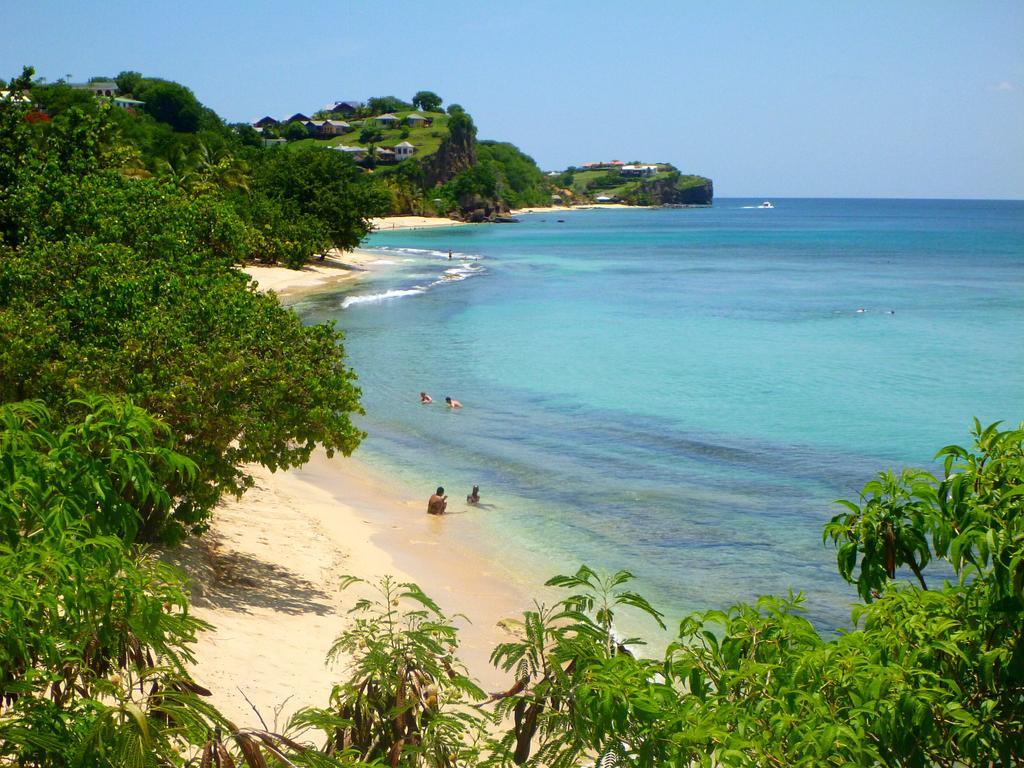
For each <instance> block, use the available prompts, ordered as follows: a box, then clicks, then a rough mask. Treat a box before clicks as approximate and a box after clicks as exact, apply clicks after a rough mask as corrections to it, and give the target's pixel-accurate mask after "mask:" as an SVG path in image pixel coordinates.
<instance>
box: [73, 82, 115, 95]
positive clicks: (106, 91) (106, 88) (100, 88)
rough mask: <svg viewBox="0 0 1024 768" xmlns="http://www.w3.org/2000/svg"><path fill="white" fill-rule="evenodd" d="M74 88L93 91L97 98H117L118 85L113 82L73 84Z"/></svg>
mask: <svg viewBox="0 0 1024 768" xmlns="http://www.w3.org/2000/svg"><path fill="white" fill-rule="evenodd" d="M71 87H72V88H77V89H78V90H80V91H92V92H93V94H95V95H96V96H117V83H115V82H113V81H112V80H97V81H96V82H95V83H73V84H72V85H71Z"/></svg>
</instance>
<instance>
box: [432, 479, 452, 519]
mask: <svg viewBox="0 0 1024 768" xmlns="http://www.w3.org/2000/svg"><path fill="white" fill-rule="evenodd" d="M447 508H448V497H447V496H445V495H444V488H442V487H441V486H440V485H439V486H437V492H436V493H435V494H434V495H433V496H431V497H430V500H429V501H427V514H428V515H443V514H444V511H445V510H446V509H447Z"/></svg>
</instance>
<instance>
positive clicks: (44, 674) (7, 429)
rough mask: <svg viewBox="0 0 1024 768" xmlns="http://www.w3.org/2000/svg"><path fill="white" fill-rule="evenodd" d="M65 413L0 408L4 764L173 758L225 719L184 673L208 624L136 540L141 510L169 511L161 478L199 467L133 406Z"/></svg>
mask: <svg viewBox="0 0 1024 768" xmlns="http://www.w3.org/2000/svg"><path fill="white" fill-rule="evenodd" d="M64 410H65V412H66V413H67V414H68V415H69V416H71V417H72V420H71V421H70V422H69V423H68V425H67V426H64V427H62V426H61V424H60V423H59V422H58V421H57V419H56V417H55V416H54V415H53V414H51V413H50V412H49V411H48V410H47V409H46V408H45V407H43V406H42V404H40V403H31V402H30V403H19V404H14V405H7V406H0V457H2V461H0V580H2V583H3V585H4V588H3V589H2V590H0V701H3V702H4V705H3V707H0V762H3V763H7V762H9V761H10V762H12V764H17V765H27V766H36V765H38V766H43V765H67V764H73V765H110V764H113V763H114V761H113V760H111V758H110V756H111V755H115V754H117V755H121V756H122V757H121V760H123V761H124V763H125V764H128V763H130V762H131V761H134V760H138V761H139V762H138V764H139V765H142V764H143V762H142V761H143V760H146V761H147V764H151V763H150V762H149V761H150V760H151V758H147V757H146V756H147V755H162V756H164V758H165V759H171V758H172V756H174V755H175V752H176V747H179V746H180V745H182V744H184V743H187V742H188V741H195V742H197V743H201V742H202V741H203V740H204V739H205V736H206V733H208V731H209V729H210V728H211V727H213V725H214V724H216V723H218V722H219V723H222V722H223V721H222V720H220V719H219V716H218V715H216V713H215V712H214V711H213V710H212V708H210V707H208V705H205V704H203V702H201V701H200V700H199V698H198V697H197V695H196V694H197V693H200V692H202V690H203V689H201V688H199V687H198V686H196V685H195V684H194V683H193V682H192V681H191V679H190V677H189V675H188V672H187V671H186V664H187V663H188V662H190V661H191V660H192V656H191V653H190V651H189V648H188V646H189V644H190V643H191V642H192V641H194V639H195V634H196V632H197V631H198V630H200V629H202V628H204V627H205V626H206V625H205V624H204V623H203V622H201V621H199V620H198V619H196V618H194V617H192V616H191V615H189V613H188V605H187V600H186V592H185V589H184V583H183V580H182V578H181V577H180V576H179V575H178V574H176V573H175V572H174V571H173V570H172V569H171V568H170V567H169V566H167V565H165V564H163V563H161V562H160V561H159V560H158V559H156V558H155V557H152V556H150V555H146V554H136V553H133V552H132V551H131V550H130V549H129V547H128V545H127V543H126V542H125V540H124V538H123V537H124V536H128V537H129V538H130V537H131V531H132V530H133V529H134V527H135V526H136V525H137V524H138V522H139V521H138V519H137V518H136V517H135V515H134V514H133V510H132V505H133V502H135V501H139V502H142V503H143V504H153V503H160V504H164V503H165V498H166V488H165V480H166V477H161V473H163V472H166V471H173V472H180V473H182V475H183V476H184V477H186V478H187V477H189V476H191V475H192V474H193V467H192V465H191V463H190V462H189V461H188V460H187V459H186V458H185V457H183V456H180V455H177V454H175V453H173V452H170V451H168V450H167V449H166V448H165V447H163V445H162V443H164V442H165V439H166V437H165V436H166V428H165V427H163V425H161V424H159V423H157V422H155V421H154V420H152V419H151V418H150V417H148V416H147V415H146V414H145V413H144V412H142V411H140V410H139V409H137V408H134V407H132V406H131V405H130V404H126V403H123V402H118V401H114V400H109V399H105V398H88V399H86V400H84V401H80V402H75V403H71V404H69V405H68V407H67V408H65V409H64ZM154 467H156V468H157V469H156V471H155V472H154V471H153V470H154ZM159 499H164V501H159V502H157V501H156V500H159ZM97 513H99V514H97ZM170 722H174V723H176V724H177V727H176V728H169V727H168V726H167V724H168V723H170Z"/></svg>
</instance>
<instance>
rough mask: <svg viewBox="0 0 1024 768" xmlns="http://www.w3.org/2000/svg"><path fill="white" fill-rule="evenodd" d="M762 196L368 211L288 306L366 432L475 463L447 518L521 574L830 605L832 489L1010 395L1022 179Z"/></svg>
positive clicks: (1005, 409) (897, 462)
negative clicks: (361, 266)
mask: <svg viewBox="0 0 1024 768" xmlns="http://www.w3.org/2000/svg"><path fill="white" fill-rule="evenodd" d="M756 202H758V201H747V200H717V201H716V202H715V205H714V207H713V208H708V209H655V210H642V209H628V210H591V211H572V212H567V213H554V212H553V213H539V214H531V215H527V216H523V217H522V223H520V224H517V225H483V226H472V227H462V228H451V229H449V228H445V229H440V230H419V231H404V232H403V231H397V232H391V233H388V232H385V233H379V234H376V235H374V236H373V237H372V238H371V239H370V240H369V242H368V245H369V247H370V248H372V249H375V250H376V251H377V252H378V253H379V255H380V263H379V264H377V265H375V267H376V269H375V271H374V273H373V277H371V278H369V279H366V280H362V281H359V282H357V283H355V284H352V285H347V286H345V287H344V288H343V289H342V290H341V291H340V292H338V293H334V294H321V295H317V296H314V297H309V298H307V299H305V300H303V301H301V302H300V303H299V304H297V305H296V309H297V311H299V313H300V314H301V315H302V316H303V317H304V318H305V319H306V320H308V321H310V322H313V321H324V320H334V321H336V322H337V324H338V325H339V327H340V328H342V329H343V330H345V331H346V333H347V334H348V338H347V341H346V350H347V353H348V355H349V359H350V362H351V364H352V365H353V366H354V368H355V369H356V371H357V372H358V374H359V377H360V385H361V387H362V390H363V402H364V404H365V407H366V411H367V413H366V416H365V417H363V418H361V420H360V424H361V426H362V427H363V428H364V429H366V430H367V432H369V438H368V439H367V440H366V442H365V443H364V446H363V447H362V448H361V449H360V453H361V455H363V456H364V457H365V458H367V459H368V460H369V461H370V462H371V463H373V464H376V465H379V466H381V467H383V468H386V469H387V470H388V471H390V472H395V473H397V474H398V475H399V476H400V477H401V479H402V481H403V482H404V483H406V484H407V485H408V486H409V487H415V488H422V489H423V497H424V500H425V499H426V496H427V495H428V494H429V492H430V490H431V489H432V488H433V487H434V486H436V485H438V484H443V485H445V486H446V487H447V488H448V489H449V491H450V493H451V496H452V498H453V499H461V498H462V496H463V495H464V494H465V493H467V492H468V490H469V487H470V486H471V485H472V484H473V483H478V484H480V485H481V489H482V494H483V497H484V499H485V501H488V502H490V503H491V506H488V507H485V508H483V509H481V510H478V511H476V512H474V513H473V514H471V515H467V516H463V517H460V518H459V519H458V520H459V522H458V524H459V526H460V528H461V529H463V532H464V534H465V535H467V536H469V537H471V538H474V537H475V539H476V540H477V541H478V542H479V544H480V546H481V547H490V549H491V551H492V556H494V557H499V558H503V559H504V560H506V561H508V562H509V563H510V564H512V565H513V566H514V567H516V568H518V569H519V570H520V571H522V572H524V573H525V574H526V575H527V579H528V580H529V579H532V580H533V581H534V582H535V583H536V584H540V583H542V582H543V581H544V579H545V578H546V577H547V576H550V575H553V574H554V573H558V572H566V571H568V570H571V569H574V568H575V566H576V565H577V564H579V563H581V562H586V563H588V564H591V565H592V566H595V567H600V568H603V569H616V568H628V569H630V570H631V571H633V572H634V573H636V575H637V576H638V579H639V581H640V589H641V591H643V592H644V593H645V594H647V595H648V596H649V597H651V598H653V601H654V602H655V603H656V604H657V605H658V606H659V607H660V608H662V609H664V610H666V611H667V612H668V613H669V615H670V616H671V617H672V618H673V620H674V619H675V618H678V617H679V616H680V615H681V614H682V613H683V612H684V611H687V610H693V609H700V608H710V607H717V608H721V607H725V606H727V605H729V604H730V603H732V602H734V601H736V600H741V599H743V600H747V599H752V598H754V597H756V596H757V595H759V594H764V593H785V592H786V591H787V590H788V589H791V588H792V589H794V590H803V591H804V592H805V593H806V596H807V604H808V609H809V612H810V616H811V618H812V620H814V621H815V623H816V624H817V625H818V626H819V627H820V628H822V629H825V630H829V629H831V628H834V627H837V626H843V625H847V624H848V617H849V609H848V606H849V604H850V603H851V602H852V601H853V599H854V593H853V591H852V590H851V589H850V588H849V587H848V586H847V585H846V584H844V583H843V582H842V581H841V580H840V579H839V578H838V576H837V575H836V572H835V556H834V551H833V550H832V549H831V547H826V546H825V545H823V544H822V541H821V527H822V524H823V523H824V522H826V521H827V520H828V519H829V518H830V517H831V516H832V515H833V514H835V513H836V512H837V511H838V510H837V508H836V507H835V506H834V505H833V504H832V503H831V502H832V500H833V499H836V498H840V497H845V498H855V497H856V494H857V492H858V490H859V489H860V487H861V486H862V485H863V483H864V482H865V481H866V480H868V479H870V478H871V476H872V475H873V474H874V473H875V472H876V471H877V470H879V469H882V468H885V467H899V466H903V465H908V464H909V465H917V466H927V467H929V468H931V469H933V470H937V467H936V466H935V465H932V464H931V463H930V462H931V460H932V456H933V455H934V453H935V452H936V450H938V449H939V448H940V447H942V446H943V445H946V444H948V443H951V442H961V443H965V442H967V441H968V430H969V428H970V425H971V419H972V418H973V417H975V416H977V417H978V418H979V419H981V420H982V421H985V422H988V421H994V420H997V419H1003V420H1007V421H1010V422H1017V421H1020V420H1021V419H1024V203H1021V202H988V201H911V200H902V201H901V200H777V201H775V202H776V208H775V209H774V210H758V209H755V208H753V207H751V206H753V205H754V204H755V203H756ZM560 219H561V221H559V220H560ZM449 250H452V251H453V257H454V258H453V259H451V260H449V259H448V257H447V254H448V251H449ZM420 390H426V391H428V392H429V393H431V395H433V397H434V398H435V400H436V401H437V402H436V403H435V404H434V405H432V406H429V407H424V406H421V405H420V404H419V401H418V400H419V399H418V393H419V392H420ZM445 395H451V396H453V397H455V398H457V399H458V400H461V401H462V403H463V404H464V405H465V408H463V409H462V410H461V411H458V412H451V411H449V410H448V409H446V408H444V407H443V404H442V401H443V398H444V396H445ZM453 522H454V521H453Z"/></svg>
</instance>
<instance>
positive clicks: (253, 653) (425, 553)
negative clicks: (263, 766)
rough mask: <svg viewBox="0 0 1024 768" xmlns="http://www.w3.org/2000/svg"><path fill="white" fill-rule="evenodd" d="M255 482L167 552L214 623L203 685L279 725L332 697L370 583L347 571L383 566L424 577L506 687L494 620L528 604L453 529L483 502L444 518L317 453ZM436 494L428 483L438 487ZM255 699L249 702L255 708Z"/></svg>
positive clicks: (468, 655) (357, 468)
mask: <svg viewBox="0 0 1024 768" xmlns="http://www.w3.org/2000/svg"><path fill="white" fill-rule="evenodd" d="M250 471H251V473H252V474H253V476H254V478H255V479H256V485H255V487H254V488H252V489H251V490H250V491H249V492H248V493H246V494H245V496H244V497H243V498H242V499H240V500H234V499H232V500H230V501H228V502H225V503H224V504H222V505H221V506H220V507H219V508H218V509H217V512H216V514H215V516H214V519H213V526H212V529H211V531H210V532H209V533H207V534H206V535H205V536H203V537H202V538H200V539H195V540H192V541H191V542H189V543H188V544H187V545H186V546H185V547H183V548H182V550H180V551H178V552H175V553H173V554H172V555H171V556H170V559H171V560H172V561H173V562H175V563H177V564H179V565H181V566H182V567H183V568H184V569H185V571H186V573H188V574H189V576H190V577H191V579H192V597H193V612H194V613H195V615H196V616H198V617H199V618H202V619H204V620H206V621H208V622H210V623H211V624H213V625H214V627H215V628H214V630H212V631H210V632H206V633H204V634H202V635H201V636H200V638H199V641H198V643H197V645H196V648H195V653H196V657H197V659H198V661H197V664H196V665H195V666H194V668H193V674H194V676H195V679H196V681H197V682H199V683H200V684H201V685H204V686H206V687H208V688H210V689H211V690H212V691H213V698H212V701H213V703H214V704H215V705H216V706H218V707H219V708H220V709H221V711H222V712H224V714H225V715H226V716H227V717H228V718H230V719H232V720H233V721H235V722H236V723H247V724H255V723H256V722H257V718H256V715H255V714H254V712H253V707H255V708H256V709H257V710H258V711H259V712H260V714H261V715H262V717H263V719H264V720H265V721H266V723H267V725H268V726H274V722H273V721H274V720H275V718H276V719H277V721H278V722H277V725H278V726H280V727H283V726H284V724H285V721H286V720H287V718H288V716H290V715H291V714H292V713H294V712H295V711H296V710H297V709H299V708H301V707H305V706H323V705H326V704H327V703H328V696H329V694H330V690H331V686H332V685H333V684H334V683H336V682H338V681H340V680H341V679H342V676H343V668H339V667H333V668H329V667H328V666H326V655H327V651H328V649H329V648H330V647H331V644H332V643H333V641H334V639H335V638H336V637H337V636H338V634H340V632H341V631H342V629H343V628H344V626H345V622H346V615H347V611H348V610H349V609H350V608H351V607H352V605H353V604H354V603H355V601H356V599H357V598H358V597H361V596H365V595H368V594H369V593H370V591H369V589H368V588H367V587H366V586H361V585H360V586H356V587H353V588H350V589H349V590H347V591H345V592H343V591H342V590H341V588H340V583H341V578H342V576H344V575H352V576H358V577H359V578H362V579H365V580H367V581H368V582H375V581H376V580H378V579H379V578H380V577H382V576H383V575H385V574H390V575H392V576H394V577H395V578H396V579H398V580H400V581H413V582H415V583H417V584H419V585H420V586H421V587H423V589H424V590H426V592H427V594H429V595H430V596H431V597H433V598H434V599H435V600H436V601H437V602H438V603H439V604H440V606H441V607H442V609H443V610H444V611H445V612H446V613H447V614H448V615H449V616H452V615H455V614H462V615H463V616H464V617H465V618H459V619H456V622H455V623H456V625H457V626H458V627H459V630H460V639H461V643H462V652H461V653H460V658H461V659H462V660H463V662H464V663H465V664H466V665H467V666H468V667H469V669H470V671H471V673H472V674H473V675H474V677H475V678H476V679H477V680H478V681H479V682H481V684H483V685H484V687H485V688H486V689H488V690H499V689H502V688H504V687H507V685H508V681H507V678H506V676H505V675H503V674H502V673H500V672H498V671H497V670H495V669H494V668H493V667H491V666H490V664H489V661H488V658H489V656H490V652H491V650H492V649H493V647H494V646H495V645H496V644H497V643H499V642H503V641H505V640H508V639H509V635H508V634H507V632H506V631H505V630H503V629H502V628H500V627H499V626H498V622H499V621H500V620H501V619H504V618H508V617H517V616H519V615H520V614H521V612H522V610H523V609H525V608H527V607H528V606H529V603H528V601H527V598H526V596H525V595H523V594H521V593H519V592H518V591H517V589H516V587H514V586H512V584H511V581H510V580H509V579H508V574H507V573H506V572H505V570H504V569H505V566H503V565H501V564H496V563H495V562H493V561H492V560H491V559H490V558H487V557H486V556H484V555H483V554H482V553H479V552H475V551H472V550H469V549H467V547H466V546H465V544H464V542H463V541H462V539H461V537H460V536H459V533H458V531H457V528H458V526H459V525H464V524H465V520H466V518H465V515H466V514H474V513H475V512H476V510H473V509H472V508H470V507H468V505H466V504H465V503H464V502H462V501H461V497H458V500H456V499H455V497H456V496H457V494H455V493H452V494H451V496H452V497H453V498H452V499H451V500H450V502H449V512H453V513H454V514H449V515H445V516H442V517H436V516H428V515H427V514H426V511H425V510H426V500H427V495H429V494H428V493H427V492H424V493H420V496H422V498H419V497H418V496H415V495H414V493H413V492H412V491H410V490H408V489H402V488H400V487H396V485H395V484H394V482H393V481H392V479H391V478H388V477H385V476H383V475H382V474H380V473H379V472H377V471H375V470H374V469H373V468H371V467H369V466H367V465H365V464H363V463H362V462H360V461H359V460H357V459H345V458H338V457H336V458H334V459H328V458H327V457H326V456H325V455H323V454H322V453H317V454H316V455H315V456H314V458H313V459H312V460H311V461H310V462H309V464H307V465H306V466H304V467H302V468H299V469H293V470H290V471H287V472H278V473H271V472H270V471H268V470H266V469H264V468H263V467H258V466H254V467H250ZM428 491H429V489H428ZM250 702H251V705H250Z"/></svg>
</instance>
